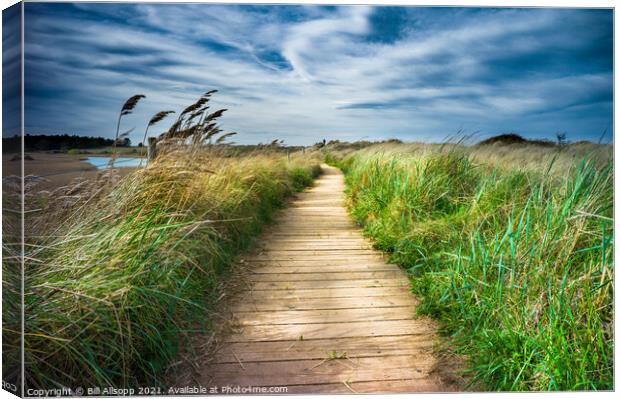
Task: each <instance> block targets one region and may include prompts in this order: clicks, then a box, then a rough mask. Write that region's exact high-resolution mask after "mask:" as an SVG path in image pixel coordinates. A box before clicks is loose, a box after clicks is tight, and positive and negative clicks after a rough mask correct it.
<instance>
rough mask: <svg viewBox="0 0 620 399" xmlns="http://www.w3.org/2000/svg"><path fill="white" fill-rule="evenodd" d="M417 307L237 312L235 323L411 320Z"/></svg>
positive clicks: (279, 323) (245, 324)
mask: <svg viewBox="0 0 620 399" xmlns="http://www.w3.org/2000/svg"><path fill="white" fill-rule="evenodd" d="M414 315H415V306H414V305H413V303H412V304H410V305H409V306H401V307H393V308H360V309H336V310H315V309H310V310H288V311H280V312H235V314H234V316H235V321H236V323H237V324H239V325H241V326H250V325H289V324H313V323H348V322H361V321H384V320H404V319H411V318H412V317H413V316H414Z"/></svg>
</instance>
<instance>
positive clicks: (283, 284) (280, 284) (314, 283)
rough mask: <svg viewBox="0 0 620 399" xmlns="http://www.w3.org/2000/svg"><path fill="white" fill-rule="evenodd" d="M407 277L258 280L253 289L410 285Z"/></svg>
mask: <svg viewBox="0 0 620 399" xmlns="http://www.w3.org/2000/svg"><path fill="white" fill-rule="evenodd" d="M409 286H410V284H409V281H408V280H406V279H405V278H402V277H401V278H390V279H388V278H380V279H351V278H347V279H340V280H331V279H328V280H299V281H270V282H266V281H258V282H255V283H254V284H253V285H252V290H254V291H260V290H299V289H313V288H315V289H316V288H355V287H362V288H364V287H368V288H371V287H372V288H378V287H407V288H408V287H409Z"/></svg>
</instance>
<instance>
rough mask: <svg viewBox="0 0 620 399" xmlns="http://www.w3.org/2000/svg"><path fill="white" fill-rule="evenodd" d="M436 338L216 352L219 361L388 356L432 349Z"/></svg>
mask: <svg viewBox="0 0 620 399" xmlns="http://www.w3.org/2000/svg"><path fill="white" fill-rule="evenodd" d="M433 345H434V341H433V340H429V339H428V337H425V336H421V335H387V336H380V337H355V338H334V339H312V340H303V341H299V340H294V341H272V342H236V343H231V344H229V345H226V346H224V347H222V348H221V349H220V350H219V351H218V352H217V353H216V354H215V360H214V362H215V363H235V362H237V361H241V362H268V361H280V360H321V359H324V358H326V357H330V356H331V357H334V356H340V357H343V356H346V357H347V358H350V359H353V358H358V357H384V356H389V355H415V354H417V353H418V352H420V351H422V352H428V351H429V350H431V349H432V347H433Z"/></svg>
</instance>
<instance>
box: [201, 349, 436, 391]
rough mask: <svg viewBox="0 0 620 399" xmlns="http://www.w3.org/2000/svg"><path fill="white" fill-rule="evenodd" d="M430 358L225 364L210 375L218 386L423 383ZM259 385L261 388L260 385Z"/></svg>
mask: <svg viewBox="0 0 620 399" xmlns="http://www.w3.org/2000/svg"><path fill="white" fill-rule="evenodd" d="M434 363H435V362H434V359H433V358H432V357H431V356H428V355H426V356H423V355H418V356H408V355H405V356H389V357H380V358H376V357H369V358H359V359H335V360H328V361H318V362H317V361H315V360H300V361H291V362H271V363H268V364H266V363H264V362H261V363H251V362H247V363H237V364H235V363H224V364H218V365H217V367H213V368H212V369H210V371H211V373H210V375H208V377H210V381H211V383H212V384H217V385H227V384H233V385H237V384H238V385H241V386H247V385H266V386H270V385H273V386H288V385H302V384H305V385H309V384H322V383H338V382H347V383H348V384H350V383H356V382H366V381H382V380H406V379H411V380H415V379H422V378H425V377H427V376H428V373H429V371H430V369H431V368H432V366H433V365H434ZM258 381H260V384H257V382H258Z"/></svg>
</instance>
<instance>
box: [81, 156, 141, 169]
mask: <svg viewBox="0 0 620 399" xmlns="http://www.w3.org/2000/svg"><path fill="white" fill-rule="evenodd" d="M111 159H112V157H87V158H86V162H88V163H90V164H91V165H93V166H95V167H96V168H97V169H107V168H109V167H110V160H111ZM143 162H144V158H127V157H118V158H116V159H115V160H114V167H115V168H137V167H139V166H142V165H143Z"/></svg>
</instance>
